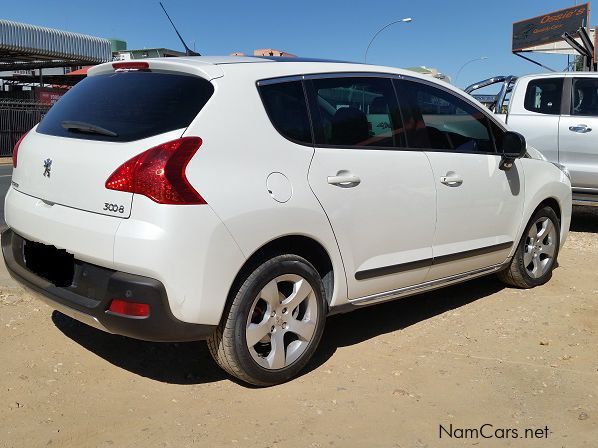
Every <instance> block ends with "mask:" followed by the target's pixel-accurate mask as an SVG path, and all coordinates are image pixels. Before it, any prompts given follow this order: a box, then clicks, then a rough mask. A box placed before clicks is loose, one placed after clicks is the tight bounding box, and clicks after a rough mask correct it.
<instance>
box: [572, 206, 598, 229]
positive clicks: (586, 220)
mask: <svg viewBox="0 0 598 448" xmlns="http://www.w3.org/2000/svg"><path fill="white" fill-rule="evenodd" d="M570 230H571V231H572V232H589V233H598V207H588V206H576V207H573V214H572V216H571V227H570Z"/></svg>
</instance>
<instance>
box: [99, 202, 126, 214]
mask: <svg viewBox="0 0 598 448" xmlns="http://www.w3.org/2000/svg"><path fill="white" fill-rule="evenodd" d="M104 210H107V211H109V212H118V213H124V212H125V206H124V205H118V204H110V203H108V202H104Z"/></svg>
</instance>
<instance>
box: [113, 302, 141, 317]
mask: <svg viewBox="0 0 598 448" xmlns="http://www.w3.org/2000/svg"><path fill="white" fill-rule="evenodd" d="M108 311H110V312H111V313H114V314H121V315H123V316H132V317H148V316H149V314H150V307H149V305H148V304H147V303H135V302H127V301H125V300H121V299H113V300H112V302H111V303H110V308H109V309H108Z"/></svg>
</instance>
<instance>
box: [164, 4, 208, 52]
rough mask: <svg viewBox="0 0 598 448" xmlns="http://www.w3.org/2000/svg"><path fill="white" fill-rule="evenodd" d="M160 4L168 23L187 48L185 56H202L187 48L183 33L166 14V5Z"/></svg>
mask: <svg viewBox="0 0 598 448" xmlns="http://www.w3.org/2000/svg"><path fill="white" fill-rule="evenodd" d="M158 3H160V6H161V7H162V11H164V14H166V17H168V21H169V22H170V24H171V25H172V27H173V28H174V32H175V33H176V35H177V36H179V39H180V40H181V43H182V44H183V47H185V55H186V56H201V54H199V53H197V52H195V51H193V50H191V49H190V48H189V47H188V46H187V44H186V43H185V41H184V40H183V38H182V36H181V33H179V30H177V29H176V26H174V23H173V22H172V19H171V18H170V16H169V15H168V13H167V12H166V8H164V5H163V4H162V2H158Z"/></svg>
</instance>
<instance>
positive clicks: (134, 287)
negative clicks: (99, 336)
mask: <svg viewBox="0 0 598 448" xmlns="http://www.w3.org/2000/svg"><path fill="white" fill-rule="evenodd" d="M26 242H27V240H25V239H24V238H23V237H21V236H20V235H18V234H16V233H15V232H14V231H13V230H12V229H7V230H5V231H4V232H3V233H2V254H3V256H4V261H5V263H6V267H7V269H8V272H9V273H10V275H11V276H12V277H13V278H14V279H15V280H17V281H18V282H19V283H21V284H22V285H23V286H24V287H26V288H27V289H28V290H29V291H31V292H33V293H34V295H36V296H37V297H39V298H41V299H42V300H44V301H45V302H46V303H48V304H49V305H50V306H51V307H53V308H55V309H57V310H58V311H60V312H62V313H64V314H66V315H68V316H70V317H72V318H74V319H77V320H78V321H81V322H83V323H85V324H88V325H91V326H93V327H96V328H99V329H101V330H104V331H107V332H109V333H114V334H120V335H123V336H129V337H132V338H136V339H143V340H147V341H164V342H167V341H168V342H175V341H193V340H201V339H205V338H206V337H208V336H209V335H210V334H212V333H213V332H214V330H215V329H216V326H215V325H200V324H192V323H187V322H182V321H180V320H178V319H176V318H175V317H174V316H173V314H172V312H171V309H170V306H169V302H168V297H167V294H166V290H165V288H164V285H163V284H162V283H161V282H160V281H158V280H155V279H152V278H149V277H144V276H140V275H134V274H129V273H125V272H120V271H115V270H112V269H108V268H104V267H101V266H97V265H94V264H91V263H87V262H84V261H81V260H75V266H76V267H75V270H74V276H73V282H72V284H71V285H70V286H68V287H62V286H56V285H54V284H53V283H51V282H50V281H48V280H46V279H44V278H43V277H41V276H39V275H37V274H35V273H34V272H33V271H31V270H30V269H28V268H27V266H26V262H25V256H24V246H25V244H26ZM115 298H118V299H122V300H129V301H131V302H138V303H145V304H148V305H149V307H150V313H149V316H147V317H129V316H123V315H119V314H114V313H111V312H110V311H108V308H109V306H110V302H111V301H112V299H115Z"/></svg>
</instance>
